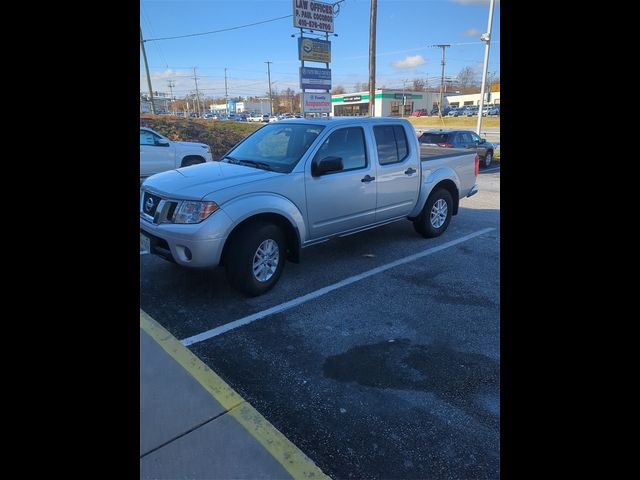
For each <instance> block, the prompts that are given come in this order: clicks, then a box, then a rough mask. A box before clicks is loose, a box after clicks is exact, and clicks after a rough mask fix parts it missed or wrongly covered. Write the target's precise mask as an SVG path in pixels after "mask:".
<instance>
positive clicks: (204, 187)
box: [142, 162, 283, 200]
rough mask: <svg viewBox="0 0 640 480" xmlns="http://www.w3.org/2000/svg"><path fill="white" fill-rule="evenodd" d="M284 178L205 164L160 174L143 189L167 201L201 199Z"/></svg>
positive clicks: (147, 182) (246, 169)
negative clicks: (224, 191) (254, 183)
mask: <svg viewBox="0 0 640 480" xmlns="http://www.w3.org/2000/svg"><path fill="white" fill-rule="evenodd" d="M280 175H283V174H282V173H278V172H269V171H266V170H259V169H257V168H253V167H248V166H245V165H234V164H231V163H226V162H206V163H201V164H198V165H193V166H191V167H185V168H178V169H176V170H169V171H167V172H162V173H157V174H155V175H152V176H150V177H149V178H147V179H146V180H145V181H144V183H143V184H142V188H144V189H145V190H149V191H151V192H153V193H157V194H159V195H161V196H164V197H168V198H175V199H178V200H182V199H184V200H201V199H203V198H204V197H206V196H207V195H209V194H210V193H213V192H217V191H220V190H222V189H225V188H229V187H235V186H238V185H244V184H246V183H250V182H256V181H259V180H266V179H269V178H273V177H276V176H280Z"/></svg>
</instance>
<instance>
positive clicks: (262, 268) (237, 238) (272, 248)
mask: <svg viewBox="0 0 640 480" xmlns="http://www.w3.org/2000/svg"><path fill="white" fill-rule="evenodd" d="M228 249H229V250H228V252H227V256H226V259H225V265H226V269H227V278H228V279H229V283H230V284H231V285H232V286H233V287H235V288H236V289H237V290H240V291H241V292H243V293H246V294H247V295H251V296H254V297H255V296H258V295H262V294H263V293H266V292H268V291H269V290H271V289H272V288H273V286H274V285H275V284H276V283H277V282H278V279H279V278H280V275H281V274H282V270H283V269H284V261H285V252H286V241H285V238H284V234H283V233H282V231H281V230H280V229H279V228H278V227H277V226H275V225H273V224H271V223H250V224H247V225H245V226H243V227H241V229H240V230H239V231H238V232H236V234H235V235H234V236H233V238H231V239H230V243H229V245H228Z"/></svg>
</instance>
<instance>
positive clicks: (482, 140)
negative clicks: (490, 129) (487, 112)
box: [478, 138, 487, 145]
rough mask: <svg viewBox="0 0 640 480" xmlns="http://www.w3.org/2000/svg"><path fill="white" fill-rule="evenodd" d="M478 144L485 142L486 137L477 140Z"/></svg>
mask: <svg viewBox="0 0 640 480" xmlns="http://www.w3.org/2000/svg"><path fill="white" fill-rule="evenodd" d="M478 143H479V144H480V145H482V144H483V143H487V139H486V138H481V139H480V141H479V142H478Z"/></svg>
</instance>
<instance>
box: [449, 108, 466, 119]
mask: <svg viewBox="0 0 640 480" xmlns="http://www.w3.org/2000/svg"><path fill="white" fill-rule="evenodd" d="M463 114H464V110H463V109H462V108H452V109H451V110H449V112H447V117H459V116H461V115H463Z"/></svg>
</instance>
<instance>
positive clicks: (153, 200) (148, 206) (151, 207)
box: [140, 192, 162, 217]
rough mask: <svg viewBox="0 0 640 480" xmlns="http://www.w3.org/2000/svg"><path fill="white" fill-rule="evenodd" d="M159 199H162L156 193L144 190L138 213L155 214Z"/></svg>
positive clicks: (151, 215)
mask: <svg viewBox="0 0 640 480" xmlns="http://www.w3.org/2000/svg"><path fill="white" fill-rule="evenodd" d="M160 200H162V199H161V198H160V197H159V196H158V195H154V194H152V193H149V192H144V195H143V196H142V203H141V204H140V213H144V214H145V215H149V216H150V217H153V216H154V215H155V214H156V210H157V209H158V205H159V204H160Z"/></svg>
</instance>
